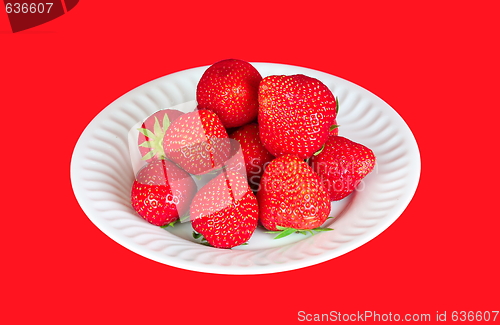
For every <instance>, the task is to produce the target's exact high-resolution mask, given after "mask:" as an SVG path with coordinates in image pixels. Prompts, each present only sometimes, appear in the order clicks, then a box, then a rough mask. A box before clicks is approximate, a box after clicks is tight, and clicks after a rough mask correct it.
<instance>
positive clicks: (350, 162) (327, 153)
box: [310, 136, 375, 201]
mask: <svg viewBox="0 0 500 325" xmlns="http://www.w3.org/2000/svg"><path fill="white" fill-rule="evenodd" d="M310 164H311V166H312V168H313V170H314V171H315V172H317V173H318V175H319V176H320V177H321V179H322V182H323V185H324V186H325V188H326V189H328V192H329V194H330V200H332V201H338V200H341V199H343V198H345V197H347V196H348V195H349V194H351V193H352V192H353V191H354V190H355V189H356V187H357V186H358V185H359V183H360V182H361V180H362V179H363V178H364V177H366V175H368V174H369V173H370V172H371V171H372V170H373V168H374V167H375V155H374V153H373V151H372V150H371V149H369V148H368V147H366V146H364V145H362V144H360V143H356V142H354V141H351V140H349V139H347V138H345V137H341V136H332V137H330V138H329V140H328V141H327V142H326V144H325V147H324V149H323V150H322V151H321V152H320V153H319V154H318V155H316V156H314V157H312V158H311V160H310Z"/></svg>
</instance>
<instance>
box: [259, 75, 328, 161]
mask: <svg viewBox="0 0 500 325" xmlns="http://www.w3.org/2000/svg"><path fill="white" fill-rule="evenodd" d="M336 114H337V113H336V100H335V97H334V96H333V94H332V92H331V91H330V90H329V89H328V87H326V86H325V85H324V84H323V83H322V82H321V81H319V80H317V79H315V78H311V77H308V76H304V75H292V76H283V75H273V76H268V77H266V78H264V79H263V80H262V81H261V83H260V85H259V114H258V123H259V131H260V138H261V140H262V143H263V144H264V146H265V147H266V148H267V149H268V150H269V152H270V153H271V154H273V155H274V156H276V157H279V156H281V155H284V154H293V155H296V156H298V157H299V158H301V159H306V158H308V157H311V156H312V155H313V154H314V153H315V152H316V151H318V150H319V149H320V148H321V147H322V146H323V144H324V143H325V142H326V140H327V139H328V136H329V131H330V127H331V126H332V125H333V124H334V122H335V118H336Z"/></svg>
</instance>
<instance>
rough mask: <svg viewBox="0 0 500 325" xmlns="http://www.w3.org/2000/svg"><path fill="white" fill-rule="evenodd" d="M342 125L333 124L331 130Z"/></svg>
mask: <svg viewBox="0 0 500 325" xmlns="http://www.w3.org/2000/svg"><path fill="white" fill-rule="evenodd" d="M339 126H340V125H337V124H333V125H332V126H330V131H333V130H335V129H337V128H338V127H339Z"/></svg>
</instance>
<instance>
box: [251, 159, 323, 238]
mask: <svg viewBox="0 0 500 325" xmlns="http://www.w3.org/2000/svg"><path fill="white" fill-rule="evenodd" d="M257 199H258V202H259V208H260V212H259V220H260V222H261V223H262V225H263V226H264V227H265V228H266V229H268V230H271V231H283V232H282V234H281V235H278V237H277V238H280V237H284V236H285V235H289V234H291V233H293V232H297V231H299V232H303V233H304V232H305V231H322V230H331V229H329V228H320V226H321V225H322V224H323V223H324V222H325V220H326V219H327V218H328V215H329V214H330V200H329V197H328V193H327V192H326V190H325V188H324V187H323V185H322V184H321V179H320V178H319V176H318V175H317V174H316V173H314V172H313V170H312V169H311V167H309V165H308V164H307V163H306V162H304V161H303V160H301V159H300V158H298V157H297V156H294V155H283V156H281V157H279V158H276V159H274V160H273V161H271V163H270V164H269V165H268V166H267V167H266V170H265V171H264V174H263V175H262V179H261V184H260V190H259V192H257Z"/></svg>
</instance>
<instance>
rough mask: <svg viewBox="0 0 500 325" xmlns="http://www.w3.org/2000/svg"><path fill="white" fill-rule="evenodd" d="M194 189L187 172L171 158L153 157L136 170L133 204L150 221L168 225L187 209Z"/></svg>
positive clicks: (155, 223)
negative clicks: (158, 158)
mask: <svg viewBox="0 0 500 325" xmlns="http://www.w3.org/2000/svg"><path fill="white" fill-rule="evenodd" d="M195 192H196V184H195V182H194V181H193V179H192V178H191V176H190V175H189V174H188V173H186V172H185V171H183V170H182V169H180V168H179V167H177V166H176V165H175V164H173V163H172V162H170V161H168V160H153V161H152V162H151V163H149V164H147V165H146V166H144V167H143V168H142V169H141V170H139V172H138V173H137V176H136V179H135V181H134V183H133V185H132V192H131V203H132V207H133V208H134V209H135V210H136V211H137V213H138V214H139V215H140V216H141V217H143V218H144V219H145V220H147V221H148V222H149V223H152V224H153V225H156V226H165V225H168V224H171V223H173V222H175V221H176V220H177V219H179V216H182V215H184V214H185V213H186V212H187V210H188V208H189V203H190V202H191V200H192V198H193V197H194V194H195Z"/></svg>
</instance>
